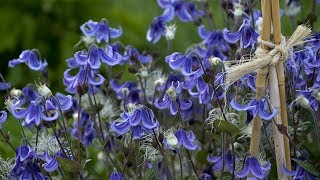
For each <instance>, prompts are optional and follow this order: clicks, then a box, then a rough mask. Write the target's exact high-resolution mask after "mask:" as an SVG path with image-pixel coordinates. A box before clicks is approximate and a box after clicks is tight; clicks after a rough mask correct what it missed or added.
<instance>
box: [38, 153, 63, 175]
mask: <svg viewBox="0 0 320 180" xmlns="http://www.w3.org/2000/svg"><path fill="white" fill-rule="evenodd" d="M38 157H39V158H40V159H41V160H43V161H44V162H45V163H44V164H43V165H42V167H43V169H44V170H46V171H47V172H53V171H55V170H57V169H58V166H59V163H58V161H57V159H56V157H55V156H54V157H51V156H50V155H49V154H48V152H44V153H43V154H42V155H38Z"/></svg>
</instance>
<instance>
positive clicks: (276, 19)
mask: <svg viewBox="0 0 320 180" xmlns="http://www.w3.org/2000/svg"><path fill="white" fill-rule="evenodd" d="M272 23H273V26H274V33H273V34H274V42H275V43H276V44H280V42H281V25H280V8H279V0H273V1H272ZM276 68H277V76H278V83H279V93H280V109H281V120H282V125H284V126H286V127H288V117H287V113H288V112H287V103H286V89H285V75H284V65H283V63H278V64H277V67H276ZM283 140H284V150H285V157H286V167H287V169H289V170H291V158H290V145H289V139H288V137H287V136H283ZM290 179H291V178H290Z"/></svg>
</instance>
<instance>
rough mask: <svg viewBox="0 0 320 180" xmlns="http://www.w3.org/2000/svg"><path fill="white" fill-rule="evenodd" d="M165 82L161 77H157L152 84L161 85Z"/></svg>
mask: <svg viewBox="0 0 320 180" xmlns="http://www.w3.org/2000/svg"><path fill="white" fill-rule="evenodd" d="M164 83H165V80H164V79H163V78H160V79H157V80H156V81H155V82H154V84H156V85H159V86H161V85H162V84H164Z"/></svg>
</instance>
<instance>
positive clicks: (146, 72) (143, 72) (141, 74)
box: [138, 67, 149, 78]
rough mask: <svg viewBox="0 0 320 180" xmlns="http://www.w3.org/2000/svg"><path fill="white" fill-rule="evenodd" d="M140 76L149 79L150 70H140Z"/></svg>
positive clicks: (143, 68)
mask: <svg viewBox="0 0 320 180" xmlns="http://www.w3.org/2000/svg"><path fill="white" fill-rule="evenodd" d="M138 74H139V75H140V77H143V78H146V77H149V72H148V69H147V68H145V67H142V68H140V69H139V73H138Z"/></svg>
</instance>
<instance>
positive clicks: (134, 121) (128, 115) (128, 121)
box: [111, 105, 159, 139]
mask: <svg viewBox="0 0 320 180" xmlns="http://www.w3.org/2000/svg"><path fill="white" fill-rule="evenodd" d="M132 106H133V107H129V112H123V113H121V115H120V116H121V119H118V120H115V121H114V122H113V123H112V125H111V129H112V130H113V131H115V132H117V133H118V134H120V135H122V134H125V133H127V132H128V131H129V130H130V129H131V128H132V131H133V138H134V139H137V138H140V137H141V136H142V135H143V134H144V132H147V133H148V132H149V131H150V130H152V129H154V128H157V127H158V125H159V123H158V121H157V120H155V117H154V113H153V111H152V110H151V109H149V108H147V107H145V106H142V105H139V106H135V105H132Z"/></svg>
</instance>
